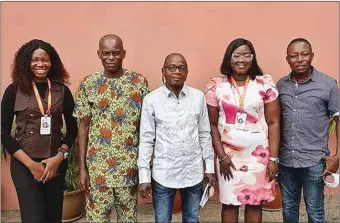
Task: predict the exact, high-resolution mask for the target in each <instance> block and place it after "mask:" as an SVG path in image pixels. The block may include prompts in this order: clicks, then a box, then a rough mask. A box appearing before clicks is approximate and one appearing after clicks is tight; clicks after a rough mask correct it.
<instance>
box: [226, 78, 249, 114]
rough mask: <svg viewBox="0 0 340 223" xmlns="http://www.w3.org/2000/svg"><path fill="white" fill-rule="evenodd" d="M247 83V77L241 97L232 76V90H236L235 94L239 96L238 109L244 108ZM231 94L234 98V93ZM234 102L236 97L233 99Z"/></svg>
mask: <svg viewBox="0 0 340 223" xmlns="http://www.w3.org/2000/svg"><path fill="white" fill-rule="evenodd" d="M249 81H250V78H249V76H248V77H247V79H246V82H245V83H244V91H243V94H242V95H241V93H240V91H239V88H238V86H237V83H236V81H235V78H234V77H233V76H232V77H231V83H232V85H233V86H234V88H235V89H236V91H237V94H238V96H239V102H240V108H241V109H243V108H244V100H245V98H246V94H247V88H248V84H249ZM233 94H234V97H235V92H234V91H233ZM235 100H236V97H235Z"/></svg>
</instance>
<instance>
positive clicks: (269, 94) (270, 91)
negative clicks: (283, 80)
mask: <svg viewBox="0 0 340 223" xmlns="http://www.w3.org/2000/svg"><path fill="white" fill-rule="evenodd" d="M263 85H264V91H265V92H264V95H263V101H264V103H265V104H267V103H270V102H272V101H275V100H276V99H277V97H278V96H279V92H278V90H277V87H276V85H275V83H274V81H273V79H272V76H271V75H269V74H266V75H264V76H263Z"/></svg>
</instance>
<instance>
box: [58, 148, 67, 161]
mask: <svg viewBox="0 0 340 223" xmlns="http://www.w3.org/2000/svg"><path fill="white" fill-rule="evenodd" d="M58 152H61V153H62V154H63V156H64V159H67V158H68V152H67V151H66V150H65V149H63V148H59V149H58Z"/></svg>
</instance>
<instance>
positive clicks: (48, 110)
mask: <svg viewBox="0 0 340 223" xmlns="http://www.w3.org/2000/svg"><path fill="white" fill-rule="evenodd" d="M47 84H48V99H47V110H46V113H45V112H44V107H43V105H42V102H41V97H40V95H39V92H38V89H37V85H36V84H35V83H34V81H32V85H33V91H34V94H35V98H36V99H37V102H38V106H39V110H40V112H41V114H42V115H44V116H47V115H49V114H50V109H51V104H52V95H51V82H50V80H49V79H47Z"/></svg>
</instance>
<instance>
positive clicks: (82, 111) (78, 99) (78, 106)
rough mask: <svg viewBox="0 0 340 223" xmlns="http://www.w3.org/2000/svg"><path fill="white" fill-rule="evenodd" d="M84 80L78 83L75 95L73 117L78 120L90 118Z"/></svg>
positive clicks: (89, 107)
mask: <svg viewBox="0 0 340 223" xmlns="http://www.w3.org/2000/svg"><path fill="white" fill-rule="evenodd" d="M86 80H87V79H86V78H85V79H84V80H83V81H82V82H81V83H80V85H79V88H78V91H77V92H76V95H75V105H74V110H73V116H74V117H76V118H78V119H83V118H85V117H89V116H91V106H90V103H89V100H88V92H87V90H86V86H87V82H86Z"/></svg>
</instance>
